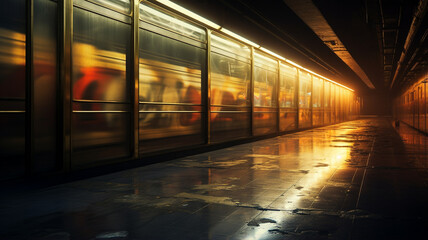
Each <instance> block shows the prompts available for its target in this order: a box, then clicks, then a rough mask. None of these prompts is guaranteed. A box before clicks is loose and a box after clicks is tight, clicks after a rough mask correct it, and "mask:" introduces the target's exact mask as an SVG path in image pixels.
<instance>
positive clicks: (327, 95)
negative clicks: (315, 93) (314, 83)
mask: <svg viewBox="0 0 428 240" xmlns="http://www.w3.org/2000/svg"><path fill="white" fill-rule="evenodd" d="M330 86H331V83H330V82H327V81H324V124H330V123H331V120H330V117H331V92H330Z"/></svg>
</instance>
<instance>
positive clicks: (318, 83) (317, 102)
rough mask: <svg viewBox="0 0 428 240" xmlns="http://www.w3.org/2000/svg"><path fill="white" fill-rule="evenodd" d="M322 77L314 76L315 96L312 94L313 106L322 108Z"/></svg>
mask: <svg viewBox="0 0 428 240" xmlns="http://www.w3.org/2000/svg"><path fill="white" fill-rule="evenodd" d="M322 81H323V80H322V79H319V78H318V77H313V96H312V107H313V108H321V96H322V90H323V85H322Z"/></svg>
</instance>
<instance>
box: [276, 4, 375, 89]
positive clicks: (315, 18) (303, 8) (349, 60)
mask: <svg viewBox="0 0 428 240" xmlns="http://www.w3.org/2000/svg"><path fill="white" fill-rule="evenodd" d="M283 1H284V2H285V3H286V4H287V5H288V7H290V8H291V10H293V12H294V13H296V15H297V16H299V17H300V19H302V20H303V22H305V24H306V25H308V26H309V27H310V28H311V29H312V31H314V33H315V34H316V35H317V36H318V37H319V38H320V39H321V40H322V41H323V42H324V44H325V45H326V46H328V47H329V48H330V49H331V50H332V51H333V52H334V53H335V54H336V55H337V56H338V57H339V58H340V59H341V60H342V61H343V62H344V63H346V64H347V65H348V66H349V67H350V68H351V69H352V71H354V72H355V73H356V74H357V76H358V77H359V78H360V79H361V80H362V81H363V82H364V83H365V84H366V85H367V86H368V87H369V88H370V89H375V86H374V85H373V83H372V81H370V79H369V77H368V76H367V74H366V73H365V72H364V70H363V69H362V68H361V67H360V65H359V64H358V63H357V62H356V61H355V59H354V58H353V57H352V56H351V54H350V53H349V51H348V50H347V49H346V47H345V46H344V44H343V43H342V42H341V41H340V39H339V37H338V36H337V35H336V33H335V32H334V31H333V29H332V28H331V26H330V25H329V24H328V22H327V20H326V19H325V18H324V16H323V15H322V14H321V12H320V11H319V10H318V8H317V7H316V6H315V5H314V3H313V2H312V1H311V0H283Z"/></svg>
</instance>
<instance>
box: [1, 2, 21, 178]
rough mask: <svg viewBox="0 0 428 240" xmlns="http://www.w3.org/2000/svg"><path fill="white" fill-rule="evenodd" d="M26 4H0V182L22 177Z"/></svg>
mask: <svg viewBox="0 0 428 240" xmlns="http://www.w3.org/2000/svg"><path fill="white" fill-rule="evenodd" d="M25 2H26V1H24V0H3V1H1V2H0V111H4V112H2V113H0V126H1V127H0V174H1V176H0V179H7V178H12V177H17V176H20V175H23V174H24V155H25V113H24V111H25V19H26V17H25Z"/></svg>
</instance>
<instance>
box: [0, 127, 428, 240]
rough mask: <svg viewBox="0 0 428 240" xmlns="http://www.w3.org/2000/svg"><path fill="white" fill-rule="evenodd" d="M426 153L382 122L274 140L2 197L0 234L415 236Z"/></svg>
mask: <svg viewBox="0 0 428 240" xmlns="http://www.w3.org/2000/svg"><path fill="white" fill-rule="evenodd" d="M397 133H398V134H397ZM426 144H427V137H426V136H424V135H421V134H420V133H418V132H416V131H414V130H412V129H410V128H409V127H407V126H406V125H401V126H400V127H399V128H397V131H396V130H394V128H393V127H392V124H391V122H390V121H388V119H367V120H356V121H351V122H346V123H341V124H337V125H334V126H328V127H323V128H318V129H313V130H308V131H304V132H299V133H294V134H289V135H284V136H280V137H276V138H272V139H267V140H262V141H258V142H253V143H249V144H243V145H238V146H234V147H230V148H226V149H222V150H218V151H213V152H208V153H203V154H199V155H194V156H190V157H185V158H182V159H177V160H174V161H169V162H165V163H159V164H154V165H150V166H146V167H140V168H136V169H132V170H127V171H122V172H118V173H114V174H109V175H105V176H101V177H96V178H91V179H87V180H82V181H78V182H72V183H68V184H63V185H58V186H54V187H50V188H47V189H38V190H35V191H32V192H28V193H20V194H14V195H9V196H5V197H2V199H1V200H0V220H1V222H0V224H1V226H2V228H1V230H0V236H3V237H1V238H2V239H422V238H423V236H424V235H426V234H427V233H428V228H426V227H427V226H428V221H427V216H426V213H427V212H428V211H427V210H428V207H427V206H426V201H427V199H428V198H427V196H428V188H427V186H428V185H427V179H428V174H427V173H428V171H427V150H426Z"/></svg>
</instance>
